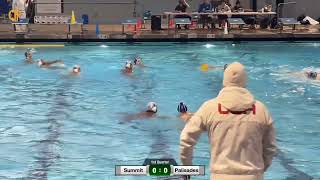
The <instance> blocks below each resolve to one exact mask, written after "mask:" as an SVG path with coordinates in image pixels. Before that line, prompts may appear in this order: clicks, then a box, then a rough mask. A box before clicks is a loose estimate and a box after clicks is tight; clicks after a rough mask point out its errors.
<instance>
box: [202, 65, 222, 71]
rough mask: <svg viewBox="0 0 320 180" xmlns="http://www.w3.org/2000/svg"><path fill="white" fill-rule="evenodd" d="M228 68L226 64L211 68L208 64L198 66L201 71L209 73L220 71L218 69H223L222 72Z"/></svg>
mask: <svg viewBox="0 0 320 180" xmlns="http://www.w3.org/2000/svg"><path fill="white" fill-rule="evenodd" d="M227 67H228V64H225V65H224V66H211V65H209V64H202V65H201V66H200V69H201V70H202V71H209V70H214V71H215V70H220V69H223V70H226V68H227Z"/></svg>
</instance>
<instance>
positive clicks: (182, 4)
mask: <svg viewBox="0 0 320 180" xmlns="http://www.w3.org/2000/svg"><path fill="white" fill-rule="evenodd" d="M188 7H190V5H189V4H188V3H187V2H186V0H179V2H178V5H177V6H176V8H175V9H174V10H175V11H176V12H180V13H184V12H186V11H187V8H188ZM175 18H189V19H190V21H191V17H190V16H188V15H177V16H175ZM177 28H178V29H181V27H180V25H179V24H178V25H177ZM185 29H188V25H185Z"/></svg>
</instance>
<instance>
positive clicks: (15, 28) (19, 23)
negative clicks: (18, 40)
mask: <svg viewBox="0 0 320 180" xmlns="http://www.w3.org/2000/svg"><path fill="white" fill-rule="evenodd" d="M12 25H13V29H14V31H15V32H18V31H17V25H25V26H26V30H25V31H19V32H18V33H22V32H24V33H25V32H28V29H29V27H28V25H29V23H27V22H14V23H12Z"/></svg>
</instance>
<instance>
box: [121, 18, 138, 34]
mask: <svg viewBox="0 0 320 180" xmlns="http://www.w3.org/2000/svg"><path fill="white" fill-rule="evenodd" d="M137 23H138V19H135V18H133V19H125V20H123V21H122V22H121V24H122V34H124V26H125V25H134V31H137Z"/></svg>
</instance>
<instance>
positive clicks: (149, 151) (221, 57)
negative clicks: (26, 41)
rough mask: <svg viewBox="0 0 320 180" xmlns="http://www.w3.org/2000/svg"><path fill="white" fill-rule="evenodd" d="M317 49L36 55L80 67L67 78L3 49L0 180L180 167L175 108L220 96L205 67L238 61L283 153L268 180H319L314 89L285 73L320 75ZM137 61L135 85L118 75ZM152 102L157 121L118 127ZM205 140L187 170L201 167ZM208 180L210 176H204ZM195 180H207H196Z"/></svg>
mask: <svg viewBox="0 0 320 180" xmlns="http://www.w3.org/2000/svg"><path fill="white" fill-rule="evenodd" d="M319 50H320V43H317V42H308V43H286V42H242V43H236V44H232V43H229V42H216V43H211V44H206V43H187V44H186V43H141V44H125V43H123V44H121V43H114V44H113V43H109V44H78V45H66V46H65V47H64V48H38V49H34V51H35V53H34V58H35V59H38V58H42V57H43V58H45V59H63V60H64V61H65V64H66V65H67V66H68V67H72V65H74V64H80V65H81V67H82V74H81V75H80V76H79V77H71V76H68V73H67V72H66V70H62V69H56V70H46V69H40V68H38V67H36V66H35V65H30V64H24V63H23V62H22V60H23V58H24V52H25V49H21V48H20V49H19V48H17V49H15V48H8V49H0V60H1V61H0V82H1V86H0V91H1V98H0V104H1V106H0V107H1V113H0V145H1V148H0V179H15V178H18V179H19V178H27V179H150V177H125V178H124V177H115V176H114V167H115V165H139V164H142V163H143V161H144V159H145V158H164V157H166V158H175V159H176V160H177V161H179V135H180V132H181V130H182V128H183V126H184V123H183V122H182V121H180V120H179V119H178V118H177V112H176V108H177V105H178V103H179V102H180V101H184V102H185V103H186V104H187V105H188V107H189V109H190V110H191V111H196V110H197V108H198V107H199V106H200V105H201V104H202V102H203V101H205V100H207V99H209V98H212V97H214V96H216V95H217V93H218V92H219V90H220V89H221V87H222V86H221V84H222V77H223V74H222V72H221V71H211V72H201V71H200V70H199V67H200V65H201V64H203V63H209V64H212V65H224V64H225V63H230V62H233V61H235V60H238V61H240V62H242V63H243V64H244V65H246V67H247V71H248V74H249V87H248V88H249V90H251V91H252V93H253V94H254V95H255V96H256V97H257V99H259V100H261V101H263V102H265V104H266V105H267V106H268V108H269V110H270V112H271V113H272V116H273V119H274V121H275V126H276V130H277V140H278V145H279V148H280V150H281V151H280V152H279V155H278V157H277V158H275V160H274V161H273V164H272V167H271V168H270V169H269V171H268V173H266V179H270V180H283V179H298V180H304V179H311V178H312V177H313V178H320V171H319V169H320V156H318V154H319V149H320V139H319V135H320V118H319V117H320V111H319V104H320V83H316V82H313V81H309V80H306V79H303V78H296V77H290V76H289V75H288V73H287V72H296V71H301V70H302V69H304V68H310V69H312V68H317V67H320V59H319V58H320V51H319ZM136 55H139V56H141V57H142V58H143V61H144V63H145V64H146V66H148V67H146V68H143V69H136V70H135V71H134V75H133V76H132V77H127V76H124V75H123V74H121V73H120V69H121V68H122V66H123V65H124V62H125V61H126V60H127V59H128V58H130V57H134V56H136ZM149 101H155V102H157V103H158V106H159V116H165V117H166V118H155V119H152V120H143V119H142V120H135V121H130V122H127V121H123V117H125V116H126V114H127V113H136V112H139V111H142V110H144V109H145V107H146V104H147V102H149ZM208 148H209V146H208V139H207V137H206V134H205V133H204V134H203V136H202V137H201V139H200V141H199V143H198V145H197V146H196V149H195V159H194V164H199V165H200V164H203V165H208V162H209V151H208ZM207 172H208V171H207ZM194 179H208V176H206V177H198V178H194Z"/></svg>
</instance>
